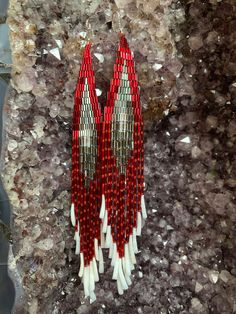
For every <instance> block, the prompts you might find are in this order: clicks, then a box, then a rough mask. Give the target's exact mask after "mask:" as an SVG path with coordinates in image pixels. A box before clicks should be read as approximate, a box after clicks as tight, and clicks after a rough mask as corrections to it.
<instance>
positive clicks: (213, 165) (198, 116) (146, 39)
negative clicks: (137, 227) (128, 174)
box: [2, 0, 236, 314]
mask: <svg viewBox="0 0 236 314" xmlns="http://www.w3.org/2000/svg"><path fill="white" fill-rule="evenodd" d="M235 14H236V4H235V1H234V0H225V1H220V0H208V1H207V0H206V1H200V0H195V1H194V0H191V1H184V0H182V1H177V0H176V1H175V0H173V1H172V0H158V1H157V0H149V1H147V0H145V1H143V0H136V1H135V0H129V1H127V0H115V1H112V0H111V1H108V0H90V1H82V0H81V1H73V0H69V1H51V0H49V1H41V0H34V1H33V0H28V1H25V0H20V1H19V0H18V1H16V0H11V3H10V9H9V18H8V23H9V26H10V29H11V44H12V50H13V66H14V70H13V76H12V88H11V90H10V93H9V97H8V103H7V104H6V106H5V116H6V118H5V129H6V153H5V168H4V173H3V175H2V176H3V180H4V183H5V188H6V190H7V192H8V195H9V198H10V201H11V204H12V210H13V228H12V230H13V243H14V244H13V248H12V256H11V259H12V260H11V263H10V270H11V273H12V276H13V277H14V279H15V282H16V290H17V291H16V292H17V300H16V305H15V312H16V313H31V314H34V313H53V314H57V313H67V314H69V313H77V314H82V313H100V314H102V313H140V314H141V313H159V314H165V313H182V314H189V313H190V314H194V313H202V314H207V313H215V314H217V313H225V314H230V313H234V312H236V303H235V300H236V253H235V252H236V251H235V247H236V236H235V224H236V204H235V203H236V202H235V189H236V154H235V145H236V122H235V105H236V81H235V77H236V76H235V73H236V54H235V51H236V49H235V42H236V24H235V23H236V22H235ZM119 30H121V31H123V32H124V33H125V34H126V35H127V38H128V41H129V43H130V46H131V48H132V49H133V51H134V55H135V60H136V66H137V73H138V77H139V82H140V86H141V95H142V105H143V112H144V118H145V128H146V133H145V178H146V183H147V191H146V200H147V208H148V213H149V219H148V220H147V222H146V225H145V227H144V228H143V236H142V238H141V239H140V241H139V246H140V248H141V252H140V253H139V255H138V267H137V269H136V270H135V271H134V272H133V274H134V276H133V285H132V286H131V288H130V289H129V290H128V291H127V292H126V293H125V294H124V295H123V296H118V294H117V291H116V287H115V283H114V282H113V281H112V280H111V279H110V278H111V272H112V270H111V269H110V268H109V267H108V266H106V273H105V275H102V276H100V282H99V283H98V284H97V291H96V294H97V302H95V303H94V304H92V305H89V304H88V301H87V300H84V298H83V291H82V285H81V283H80V280H79V279H78V276H77V273H78V267H79V265H78V258H77V257H76V256H75V254H74V241H73V238H72V228H71V226H70V221H69V217H68V216H69V203H70V165H71V161H70V153H71V146H70V138H71V114H72V107H73V91H74V88H75V84H76V77H77V73H78V69H79V63H80V60H81V52H82V49H83V47H84V44H85V42H86V41H87V40H88V39H90V40H91V41H92V43H93V48H92V52H93V54H95V53H97V54H98V55H97V57H96V56H95V55H94V58H93V59H94V68H95V73H96V85H97V88H98V89H100V90H101V91H102V94H101V96H100V97H99V100H100V102H101V105H102V106H103V105H104V102H105V99H106V92H105V91H107V88H108V86H109V80H110V78H111V75H112V70H113V63H114V58H115V53H116V47H117V42H118V37H117V32H118V31H119ZM99 54H100V55H99ZM101 55H102V57H101ZM160 119H162V120H161V122H160V121H159V120H160ZM107 262H108V261H107ZM107 265H108V263H107ZM21 287H22V288H23V289H21Z"/></svg>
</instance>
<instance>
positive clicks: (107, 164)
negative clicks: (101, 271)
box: [100, 34, 147, 294]
mask: <svg viewBox="0 0 236 314" xmlns="http://www.w3.org/2000/svg"><path fill="white" fill-rule="evenodd" d="M143 164H144V151H143V120H142V112H141V105H140V95H139V87H138V82H137V78H136V74H135V69H134V61H133V56H132V53H131V50H130V48H129V46H128V43H127V41H126V39H125V37H124V35H123V34H121V35H120V45H119V48H118V52H117V58H116V63H115V66H114V74H113V79H112V81H111V85H110V91H109V92H108V96H107V103H106V107H105V110H104V121H103V134H102V205H101V211H100V218H101V219H102V233H104V234H105V235H106V238H105V247H106V248H109V257H110V258H111V265H112V266H114V270H113V276H112V278H113V279H114V280H116V281H117V287H118V292H119V294H123V291H124V290H126V289H128V286H129V285H130V284H131V279H130V277H131V271H132V270H133V269H134V264H135V263H136V258H135V253H137V252H138V248H137V240H136V236H140V235H141V227H142V220H143V219H146V217H147V214H146V208H145V202H144V174H143Z"/></svg>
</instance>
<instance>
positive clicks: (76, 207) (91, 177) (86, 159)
mask: <svg viewBox="0 0 236 314" xmlns="http://www.w3.org/2000/svg"><path fill="white" fill-rule="evenodd" d="M101 119H102V117H101V110H100V107H99V104H98V99H97V96H96V91H95V79H94V72H93V69H92V59H91V55H90V44H87V45H86V47H85V50H84V55H83V60H82V64H81V68H80V71H79V78H78V82H77V86H76V91H75V97H74V113H73V134H72V187H71V188H72V204H71V222H72V225H73V226H74V228H75V236H74V239H75V241H76V254H79V255H80V269H79V276H80V277H81V278H82V281H83V286H84V293H85V297H89V298H90V301H91V302H93V301H94V300H95V299H96V296H95V294H94V289H95V282H96V281H98V280H99V276H98V269H97V262H96V261H98V262H99V272H100V273H102V272H103V271H104V269H103V267H104V266H103V255H102V250H101V238H100V236H101V232H100V228H101V219H100V218H99V211H100V207H101V195H102V194H101V130H102V120H101Z"/></svg>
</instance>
